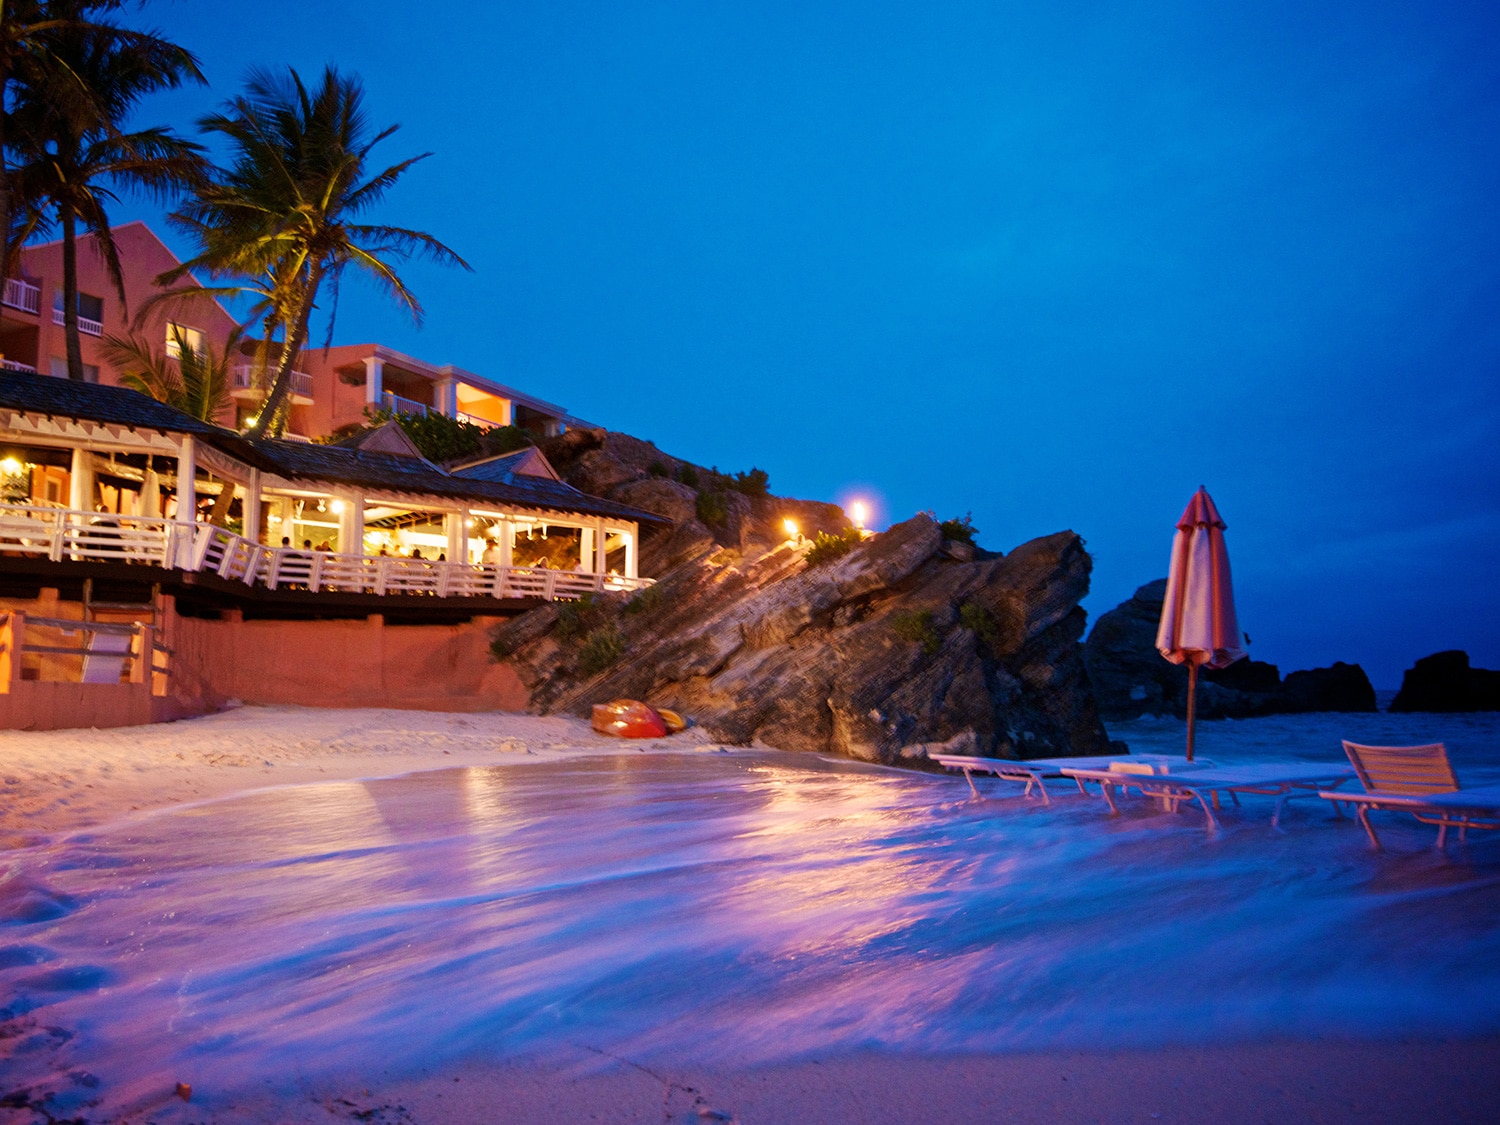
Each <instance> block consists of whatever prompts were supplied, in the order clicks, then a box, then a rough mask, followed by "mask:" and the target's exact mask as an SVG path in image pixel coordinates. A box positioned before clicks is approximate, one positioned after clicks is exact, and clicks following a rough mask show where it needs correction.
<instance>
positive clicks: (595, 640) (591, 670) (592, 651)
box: [578, 623, 625, 676]
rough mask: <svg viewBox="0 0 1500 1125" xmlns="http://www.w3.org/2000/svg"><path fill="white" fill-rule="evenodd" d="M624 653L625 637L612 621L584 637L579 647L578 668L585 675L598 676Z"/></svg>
mask: <svg viewBox="0 0 1500 1125" xmlns="http://www.w3.org/2000/svg"><path fill="white" fill-rule="evenodd" d="M624 655H625V638H624V637H622V636H620V630H619V629H617V628H615V626H614V624H613V623H610V624H608V625H605V626H603V627H601V628H598V629H595V630H594V631H593V632H591V633H590V634H589V635H588V636H587V637H585V638H584V641H583V644H582V645H581V646H580V647H579V649H578V670H579V671H580V672H582V673H583V674H584V675H585V676H597V675H598V674H599V673H600V672H602V671H604V670H605V669H606V668H608V667H609V666H610V665H611V664H613V663H614V662H615V661H617V660H619V659H620V657H622V656H624Z"/></svg>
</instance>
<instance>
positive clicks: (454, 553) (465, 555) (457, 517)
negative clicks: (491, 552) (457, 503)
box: [443, 508, 469, 562]
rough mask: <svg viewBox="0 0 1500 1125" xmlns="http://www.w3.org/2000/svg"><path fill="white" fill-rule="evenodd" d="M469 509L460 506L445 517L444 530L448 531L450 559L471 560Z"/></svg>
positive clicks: (456, 560)
mask: <svg viewBox="0 0 1500 1125" xmlns="http://www.w3.org/2000/svg"><path fill="white" fill-rule="evenodd" d="M468 522H469V509H468V508H460V509H459V510H458V511H456V512H449V513H448V514H447V515H445V516H444V517H443V530H444V531H446V532H447V533H448V561H449V562H468V561H469V531H468V527H467V526H466V525H467V524H468Z"/></svg>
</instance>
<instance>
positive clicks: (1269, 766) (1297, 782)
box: [1063, 762, 1354, 832]
mask: <svg viewBox="0 0 1500 1125" xmlns="http://www.w3.org/2000/svg"><path fill="white" fill-rule="evenodd" d="M1063 772H1064V773H1065V774H1067V776H1069V777H1071V778H1073V779H1074V780H1075V781H1077V782H1078V785H1079V788H1083V786H1084V783H1085V782H1094V783H1095V784H1097V785H1098V786H1099V794H1100V796H1102V797H1103V798H1104V800H1105V802H1106V803H1107V804H1108V805H1109V811H1110V812H1111V813H1118V812H1119V811H1120V810H1119V808H1118V807H1117V806H1116V805H1115V797H1114V790H1116V789H1118V790H1120V791H1121V792H1124V791H1125V790H1127V789H1135V790H1138V791H1139V792H1140V793H1141V795H1142V796H1146V797H1159V798H1161V800H1162V801H1163V802H1165V803H1166V804H1167V806H1168V807H1169V808H1170V810H1171V811H1172V812H1176V811H1177V808H1178V806H1179V805H1181V804H1182V803H1183V802H1184V801H1196V802H1197V803H1198V805H1199V806H1200V807H1201V808H1202V809H1203V815H1204V818H1205V819H1206V822H1207V823H1206V827H1207V828H1208V830H1209V832H1214V831H1217V829H1218V827H1219V822H1218V820H1217V819H1216V818H1215V817H1214V809H1215V808H1217V807H1218V805H1219V794H1220V793H1228V794H1229V797H1230V799H1231V800H1232V801H1233V802H1234V803H1235V805H1236V806H1238V805H1239V803H1240V794H1242V793H1254V794H1259V795H1260V796H1264V797H1275V798H1276V808H1275V810H1274V811H1273V812H1272V813H1271V827H1273V828H1275V827H1277V826H1278V825H1279V824H1280V823H1281V813H1282V810H1283V809H1285V808H1286V803H1287V802H1288V801H1289V800H1291V799H1292V798H1293V797H1296V796H1304V797H1312V796H1321V795H1322V791H1323V790H1328V789H1335V788H1337V787H1338V786H1340V785H1343V784H1344V783H1345V782H1348V781H1353V780H1354V771H1353V770H1351V769H1350V768H1349V767H1348V766H1343V765H1322V764H1319V763H1317V762H1258V763H1256V764H1254V765H1249V766H1233V767H1227V768H1224V769H1216V768H1207V769H1198V770H1192V771H1188V772H1184V773H1164V774H1135V773H1124V772H1122V771H1120V770H1118V769H1098V768H1086V769H1078V768H1070V769H1066V770H1064V771H1063Z"/></svg>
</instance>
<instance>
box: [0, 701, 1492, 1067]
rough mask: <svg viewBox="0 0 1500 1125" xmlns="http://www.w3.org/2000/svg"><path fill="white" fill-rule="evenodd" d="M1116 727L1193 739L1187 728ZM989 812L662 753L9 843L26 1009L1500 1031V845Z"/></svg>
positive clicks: (1468, 736)
mask: <svg viewBox="0 0 1500 1125" xmlns="http://www.w3.org/2000/svg"><path fill="white" fill-rule="evenodd" d="M1408 721H1411V722H1415V720H1398V719H1395V718H1394V717H1388V716H1375V717H1371V718H1369V719H1362V720H1357V721H1354V722H1351V721H1350V720H1345V719H1339V718H1331V717H1326V716H1308V717H1299V718H1295V719H1274V720H1271V719H1267V720H1255V721H1253V722H1245V723H1239V724H1207V725H1206V727H1205V731H1204V735H1203V738H1202V740H1201V746H1202V747H1203V751H1202V752H1203V753H1205V754H1207V753H1213V754H1214V755H1215V756H1216V759H1217V760H1218V761H1220V762H1222V763H1230V762H1234V761H1251V760H1255V759H1256V758H1265V757H1268V756H1285V755H1286V754H1287V753H1298V755H1299V756H1302V757H1307V758H1312V759H1318V758H1323V759H1327V760H1331V759H1332V758H1333V756H1334V754H1336V753H1337V734H1338V732H1339V731H1345V732H1351V733H1359V734H1361V736H1363V737H1369V734H1368V733H1367V732H1366V731H1365V730H1363V729H1361V730H1359V731H1357V732H1353V731H1351V726H1357V725H1358V724H1360V723H1363V724H1365V725H1366V726H1368V725H1369V724H1379V723H1385V724H1387V725H1386V726H1385V727H1384V728H1382V729H1385V730H1387V731H1390V730H1392V729H1397V730H1398V733H1399V729H1400V724H1401V723H1403V722H1408ZM1423 721H1424V724H1425V729H1427V730H1429V731H1431V730H1432V729H1433V723H1434V722H1436V721H1437V720H1434V719H1433V717H1431V716H1427V717H1423ZM1441 722H1442V723H1445V724H1447V725H1446V726H1444V727H1443V729H1442V730H1439V731H1437V736H1439V737H1447V738H1448V739H1449V741H1450V743H1451V744H1452V746H1453V749H1454V756H1455V761H1456V763H1457V764H1458V768H1459V772H1460V775H1461V776H1462V777H1464V779H1465V781H1466V782H1468V783H1470V784H1481V783H1491V784H1493V783H1495V782H1500V719H1497V718H1496V717H1484V718H1473V717H1460V718H1455V719H1452V720H1442V721H1441ZM1392 723H1394V724H1396V727H1395V728H1393V727H1392V726H1391V725H1390V724H1392ZM1445 732H1446V733H1445ZM1113 733H1115V734H1116V735H1117V736H1122V737H1125V738H1127V739H1129V740H1130V741H1132V743H1133V744H1134V745H1135V746H1136V748H1137V749H1140V750H1147V749H1150V750H1163V749H1171V748H1172V744H1173V743H1174V741H1175V740H1176V739H1177V738H1178V737H1179V736H1180V724H1172V723H1169V722H1159V723H1157V722H1153V721H1151V720H1143V721H1141V722H1138V723H1134V724H1128V725H1126V726H1124V727H1121V728H1119V729H1117V730H1115V731H1114V732H1113ZM1329 740H1331V741H1332V746H1333V752H1332V753H1330V752H1329V751H1328V744H1329ZM992 792H993V793H995V794H996V796H995V797H993V798H992V799H987V800H984V801H974V800H971V799H969V792H968V789H967V787H966V786H965V785H964V783H963V781H962V780H961V779H957V778H950V777H942V776H932V775H922V774H909V773H900V772H897V771H891V770H881V769H876V768H873V767H863V766H859V765H855V764H835V763H831V762H825V761H822V760H820V759H817V758H813V757H808V756H799V755H788V754H777V753H774V752H759V751H727V752H721V751H715V750H712V749H708V750H704V749H692V750H688V751H684V752H666V751H659V752H645V753H642V752H639V751H635V750H633V749H630V748H625V749H622V750H621V752H620V753H618V754H614V755H597V756H580V757H577V758H571V759H565V760H561V761H550V762H536V763H533V764H529V765H528V764H519V763H518V764H507V765H501V766H495V767H491V768H485V769H460V770H448V771H442V772H437V773H429V774H421V775H415V776H411V777H406V778H395V779H389V780H376V781H367V782H359V783H332V784H324V785H318V786H306V787H291V788H283V789H275V790H268V791H264V792H259V793H254V794H248V795H244V796H241V797H238V798H235V799H231V800H226V801H220V802H215V803H210V804H205V805H200V806H195V807H186V808H181V809H176V810H169V811H166V812H163V813H159V814H156V815H151V816H144V817H138V818H136V819H133V820H131V821H128V822H122V823H120V824H116V825H113V826H110V827H108V828H105V829H102V830H99V831H95V832H91V833H88V834H83V835H76V836H73V837H71V838H67V839H62V840H58V841H54V842H52V843H49V844H47V845H44V846H38V847H34V848H31V849H28V850H23V851H18V852H12V853H9V854H8V857H7V859H6V863H7V864H8V868H7V869H6V870H5V871H4V873H3V875H0V921H3V926H0V941H3V942H4V943H5V944H4V945H0V989H3V995H5V996H6V997H8V998H9V999H8V1001H7V1006H8V1008H9V1010H10V1012H11V1015H12V1016H13V1017H16V1018H19V1019H22V1020H24V1021H29V1022H30V1023H32V1024H34V1025H35V1026H36V1027H37V1028H45V1027H61V1028H66V1029H69V1030H70V1031H71V1032H73V1033H74V1038H73V1039H71V1040H69V1041H68V1043H67V1045H66V1047H65V1048H58V1052H59V1062H58V1063H57V1065H64V1064H65V1065H68V1066H73V1067H82V1068H85V1069H87V1070H88V1071H90V1072H93V1073H96V1074H99V1075H101V1076H103V1077H104V1078H105V1079H111V1078H120V1079H137V1080H140V1079H144V1078H150V1079H151V1080H153V1081H157V1080H164V1079H165V1078H167V1077H170V1076H176V1075H183V1074H194V1075H197V1076H198V1080H199V1081H200V1082H203V1083H205V1084H212V1083H217V1084H218V1085H220V1086H223V1085H226V1084H233V1083H234V1082H237V1081H243V1080H245V1078H246V1076H249V1075H266V1074H278V1073H279V1074H287V1073H297V1074H306V1073H309V1072H312V1071H316V1070H318V1069H320V1068H325V1067H326V1068H338V1067H346V1066H358V1065H360V1064H361V1062H362V1060H371V1059H375V1060H380V1061H381V1063H382V1065H396V1066H400V1065H410V1066H413V1067H415V1066H419V1065H422V1064H424V1063H427V1062H432V1061H436V1060H440V1059H443V1058H448V1057H454V1056H457V1055H460V1054H466V1053H471V1052H476V1051H477V1052H485V1053H493V1054H502V1055H506V1056H512V1057H514V1056H525V1055H527V1054H529V1053H532V1052H546V1051H548V1050H549V1049H552V1048H555V1047H557V1046H559V1045H562V1044H568V1045H571V1046H574V1047H578V1046H581V1047H584V1048H589V1049H596V1050H599V1051H604V1052H608V1053H610V1054H614V1055H620V1056H625V1057H629V1058H632V1059H635V1060H637V1061H648V1060H651V1059H654V1058H670V1059H673V1060H677V1061H688V1060H697V1061H702V1062H708V1063H712V1062H736V1063H745V1062H753V1061H762V1060H764V1061H770V1060H781V1059H790V1058H799V1057H807V1056H815V1057H825V1056H827V1055H829V1054H831V1053H837V1052H840V1051H851V1050H856V1049H869V1048H876V1049H886V1050H892V1051H898V1052H949V1051H996V1050H1000V1051H1004V1050H1026V1049H1035V1048H1040V1047H1047V1046H1057V1045H1063V1046H1077V1047H1095V1048H1097V1047H1125V1046H1138V1045H1150V1044H1156V1043H1192V1042H1222V1041H1232V1040H1243V1039H1264V1038H1284V1037H1287V1036H1328V1035H1333V1036H1389V1035H1408V1034H1419V1035H1422V1034H1432V1035H1471V1034H1494V1033H1497V1032H1500V840H1497V839H1494V838H1493V837H1495V836H1500V833H1494V834H1490V836H1489V837H1483V836H1480V837H1476V838H1475V839H1474V840H1472V841H1471V842H1470V843H1469V844H1467V845H1465V846H1461V847H1460V846H1454V847H1451V848H1450V850H1449V852H1448V854H1447V855H1446V856H1444V855H1442V854H1441V853H1438V852H1437V851H1436V850H1435V849H1433V848H1432V847H1431V843H1432V839H1433V835H1434V832H1435V830H1433V829H1430V828H1426V827H1422V826H1418V825H1415V824H1410V825H1408V824H1403V823H1401V822H1400V821H1397V820H1396V819H1394V818H1388V823H1389V824H1390V828H1389V829H1388V830H1387V832H1386V833H1385V836H1386V838H1387V842H1388V844H1389V851H1388V852H1386V853H1385V854H1383V855H1380V854H1374V853H1371V852H1370V851H1369V850H1368V848H1367V845H1366V841H1365V838H1364V835H1363V833H1362V832H1360V831H1359V829H1358V828H1357V827H1355V826H1354V825H1353V824H1352V823H1351V822H1350V821H1347V820H1345V821H1340V820H1336V819H1334V818H1332V817H1331V816H1330V813H1329V809H1328V808H1327V807H1326V806H1325V805H1324V804H1323V803H1322V802H1303V803H1301V804H1299V805H1294V806H1293V808H1292V811H1291V812H1290V813H1289V814H1288V817H1287V821H1286V829H1287V830H1286V831H1285V832H1276V831H1274V830H1272V829H1271V828H1270V827H1269V825H1268V820H1269V814H1270V805H1269V802H1268V801H1267V800H1265V799H1256V798H1248V799H1247V800H1246V804H1245V808H1244V809H1243V810H1240V811H1238V812H1236V811H1235V810H1229V811H1227V812H1226V815H1225V829H1224V831H1223V832H1221V833H1220V834H1219V835H1218V836H1217V837H1216V838H1214V839H1209V838H1208V837H1207V836H1206V835H1205V833H1204V832H1203V829H1202V821H1201V818H1199V817H1198V816H1196V815H1191V814H1188V813H1183V814H1181V815H1179V816H1176V817H1172V816H1168V815H1165V814H1162V813H1159V812H1157V811H1155V810H1154V808H1153V806H1151V805H1149V804H1146V803H1144V802H1137V803H1134V804H1130V805H1128V806H1127V808H1126V812H1125V815H1123V816H1121V817H1119V818H1113V819H1112V818H1109V817H1108V816H1106V815H1105V814H1104V809H1103V806H1102V803H1100V802H1098V801H1097V799H1090V800H1084V799H1082V798H1078V797H1076V796H1068V795H1067V791H1066V790H1065V789H1063V788H1058V789H1057V790H1055V792H1057V794H1058V795H1059V799H1058V800H1056V801H1055V802H1054V803H1053V805H1052V806H1051V807H1050V808H1043V807H1041V806H1040V805H1038V804H1037V803H1036V802H1028V801H1024V800H1022V799H1021V798H1019V797H1018V796H1017V795H1016V793H1015V790H1012V789H1009V788H996V789H994V790H992ZM0 1065H3V1066H4V1067H6V1068H7V1069H9V1070H10V1071H11V1073H10V1074H9V1075H7V1076H6V1077H7V1080H8V1081H11V1082H14V1081H16V1079H17V1076H18V1075H19V1077H21V1078H24V1077H25V1069H26V1067H28V1066H32V1065H40V1056H38V1057H37V1058H36V1059H34V1060H32V1061H30V1062H28V1059H27V1057H25V1056H23V1055H15V1056H13V1057H11V1058H10V1059H9V1060H8V1061H7V1062H5V1063H3V1064H0Z"/></svg>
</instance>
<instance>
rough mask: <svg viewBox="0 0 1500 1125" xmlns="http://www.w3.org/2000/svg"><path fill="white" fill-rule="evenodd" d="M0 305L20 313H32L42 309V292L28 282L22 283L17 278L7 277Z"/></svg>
mask: <svg viewBox="0 0 1500 1125" xmlns="http://www.w3.org/2000/svg"><path fill="white" fill-rule="evenodd" d="M0 304H6V305H9V306H10V307H11V308H13V309H20V310H21V311H22V312H29V313H34V312H36V311H37V310H38V309H40V308H41V307H42V291H41V289H40V288H38V287H37V286H35V285H33V284H31V282H29V281H22V280H21V279H20V278H18V277H7V278H6V279H5V295H4V296H3V297H0Z"/></svg>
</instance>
